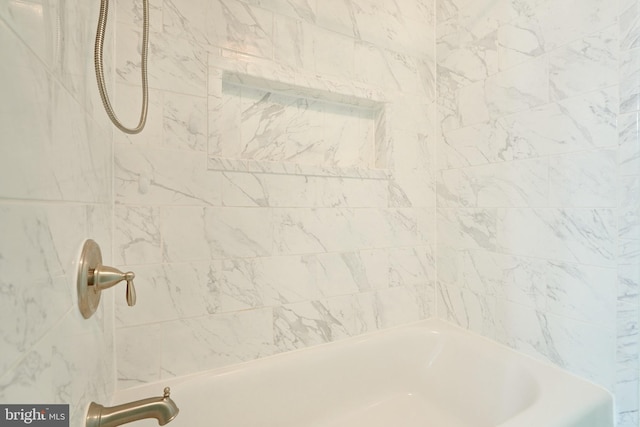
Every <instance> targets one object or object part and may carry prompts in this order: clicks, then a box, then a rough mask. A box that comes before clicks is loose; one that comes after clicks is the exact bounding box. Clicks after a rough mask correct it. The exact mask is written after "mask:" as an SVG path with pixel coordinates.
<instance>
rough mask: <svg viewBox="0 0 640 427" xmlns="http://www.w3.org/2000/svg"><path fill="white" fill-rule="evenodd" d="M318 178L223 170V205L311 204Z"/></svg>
mask: <svg viewBox="0 0 640 427" xmlns="http://www.w3.org/2000/svg"><path fill="white" fill-rule="evenodd" d="M317 186H318V179H316V178H313V177H306V176H301V175H294V176H291V175H276V174H262V173H235V172H223V173H222V204H223V205H224V206H247V207H251V206H260V207H314V206H316V205H317Z"/></svg>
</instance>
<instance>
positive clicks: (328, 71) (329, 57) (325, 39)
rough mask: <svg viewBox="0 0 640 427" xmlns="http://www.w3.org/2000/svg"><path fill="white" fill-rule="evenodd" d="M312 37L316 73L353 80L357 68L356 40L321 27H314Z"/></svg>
mask: <svg viewBox="0 0 640 427" xmlns="http://www.w3.org/2000/svg"><path fill="white" fill-rule="evenodd" d="M311 37H312V40H313V53H314V57H315V70H316V73H318V74H320V75H323V76H329V77H339V78H342V79H345V80H347V81H348V80H351V79H352V78H353V76H354V69H355V68H354V67H355V52H356V50H355V43H354V40H353V39H352V38H349V37H345V36H342V35H340V34H336V33H334V32H332V31H327V30H325V29H324V28H320V27H313V31H312V33H311Z"/></svg>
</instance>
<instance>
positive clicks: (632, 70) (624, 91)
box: [618, 49, 640, 113]
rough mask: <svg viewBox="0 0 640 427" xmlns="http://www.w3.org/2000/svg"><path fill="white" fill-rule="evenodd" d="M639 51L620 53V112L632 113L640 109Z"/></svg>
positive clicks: (622, 51)
mask: <svg viewBox="0 0 640 427" xmlns="http://www.w3.org/2000/svg"><path fill="white" fill-rule="evenodd" d="M639 51H640V50H639V49H631V50H621V51H620V52H619V61H618V62H619V71H620V82H619V84H620V112H621V113H631V112H634V111H638V110H639V109H640V61H639V60H638V52H639Z"/></svg>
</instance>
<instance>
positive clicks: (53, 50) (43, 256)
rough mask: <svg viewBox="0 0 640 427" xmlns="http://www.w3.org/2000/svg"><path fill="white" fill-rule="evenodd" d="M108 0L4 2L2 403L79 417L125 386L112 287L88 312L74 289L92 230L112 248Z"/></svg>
mask: <svg viewBox="0 0 640 427" xmlns="http://www.w3.org/2000/svg"><path fill="white" fill-rule="evenodd" d="M99 6H100V4H99V2H93V1H81V2H77V1H73V2H72V1H66V0H55V1H54V0H51V1H47V0H20V1H2V2H0V46H1V48H0V94H2V95H1V98H2V101H0V129H1V131H0V272H1V274H0V324H1V325H2V326H1V327H0V402H2V403H3V404H8V403H14V404H28V403H40V404H50V403H54V404H55V403H59V404H69V405H70V415H71V425H73V426H80V425H82V420H83V417H84V415H85V409H86V405H87V404H88V402H90V401H91V400H96V401H105V400H108V399H109V398H110V396H111V395H112V394H113V392H114V390H115V385H116V384H115V374H114V373H115V358H114V356H113V355H114V325H113V299H112V296H110V295H104V296H103V304H102V306H101V307H100V308H99V310H98V313H97V315H96V316H94V317H93V318H92V319H90V320H85V319H83V318H82V315H81V314H80V312H79V310H78V307H77V303H76V294H75V275H76V266H75V264H74V263H75V261H76V259H77V256H78V255H79V249H80V246H81V244H82V242H83V241H84V239H85V238H86V237H87V236H92V237H93V238H95V239H96V240H99V241H100V244H101V245H102V248H103V251H104V252H105V253H106V254H107V255H106V256H107V257H110V248H111V226H112V215H111V211H112V190H111V188H112V186H111V180H112V175H111V170H112V153H111V146H112V145H111V140H112V131H111V127H110V124H109V122H108V119H106V118H105V116H104V113H103V111H102V106H101V105H100V98H99V97H98V94H97V91H96V90H95V77H94V72H93V52H92V51H91V46H92V44H93V38H94V34H95V33H94V32H95V22H96V17H97V14H98V8H99ZM105 45H106V46H107V47H109V46H113V41H112V39H111V38H109V39H107V40H106V42H105ZM108 50H109V52H111V51H112V49H108ZM108 60H112V55H108ZM109 75H110V76H111V78H113V74H112V73H109ZM111 89H113V87H111ZM105 297H106V298H105Z"/></svg>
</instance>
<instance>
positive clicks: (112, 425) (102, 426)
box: [86, 387, 179, 427]
mask: <svg viewBox="0 0 640 427" xmlns="http://www.w3.org/2000/svg"><path fill="white" fill-rule="evenodd" d="M169 395H170V390H169V387H167V388H165V389H164V396H162V397H151V398H149V399H142V400H136V401H135V402H129V403H125V404H122V405H118V406H111V407H108V408H107V407H104V406H102V405H99V404H97V403H95V402H91V405H89V410H88V411H87V422H86V427H116V426H119V425H122V424H126V423H130V422H132V421H138V420H142V419H144V418H155V419H157V420H158V424H160V425H161V426H163V425H165V424H167V423H168V422H169V421H171V420H173V419H174V418H175V417H176V415H178V411H179V409H178V407H177V406H176V404H175V403H174V401H173V400H171V397H169Z"/></svg>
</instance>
